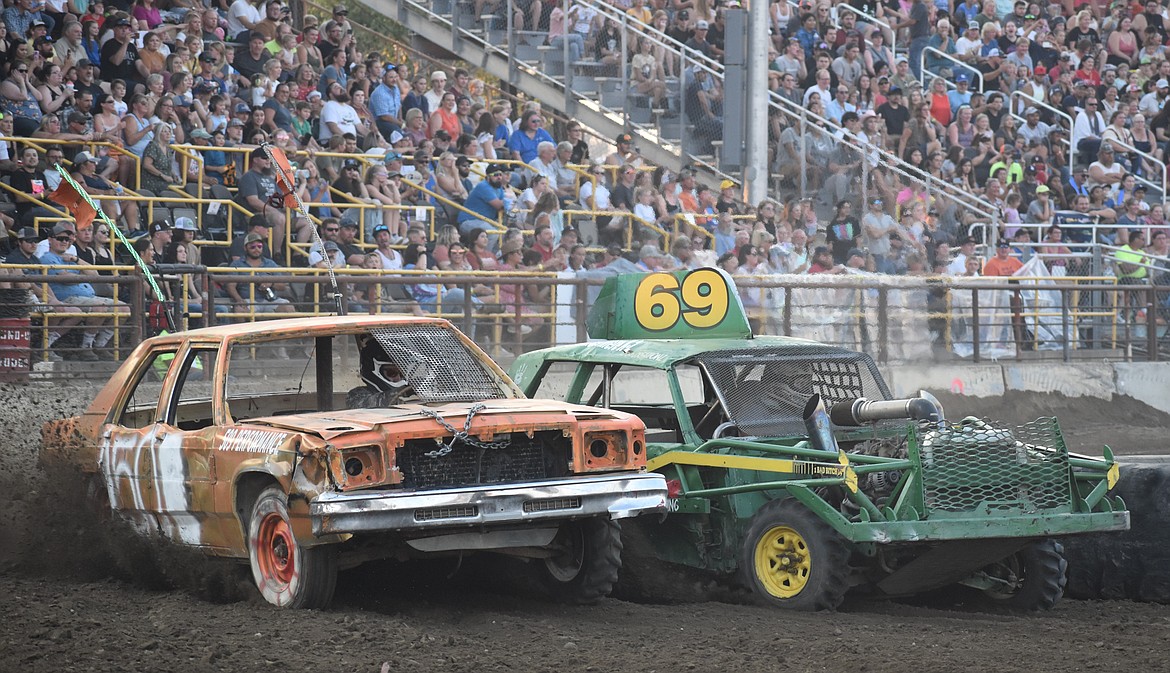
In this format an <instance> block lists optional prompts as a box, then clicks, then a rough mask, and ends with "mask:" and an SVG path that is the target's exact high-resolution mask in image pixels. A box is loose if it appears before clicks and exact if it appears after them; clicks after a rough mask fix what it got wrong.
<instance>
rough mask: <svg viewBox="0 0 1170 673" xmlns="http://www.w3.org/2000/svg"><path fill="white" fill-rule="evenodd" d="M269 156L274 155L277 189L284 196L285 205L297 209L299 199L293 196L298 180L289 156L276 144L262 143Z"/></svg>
mask: <svg viewBox="0 0 1170 673" xmlns="http://www.w3.org/2000/svg"><path fill="white" fill-rule="evenodd" d="M262 147H263V148H264V150H265V151H266V152H267V153H268V156H270V157H272V163H273V164H274V165H273V168H274V169H275V170H274V171H273V174H274V176H275V177H276V190H277V191H278V192H280V195H281V196H283V197H284V206H285V207H286V208H292V209H293V210H296V209H297V200H296V198H295V197H294V196H293V192H295V191H296V189H297V188H296V182H295V180H294V179H293V169H292V164H290V163H289V162H288V156H287V155H285V153H284V150H282V149H280V148H279V147H277V146H276V145H269V144H267V143H265V144H264V145H262Z"/></svg>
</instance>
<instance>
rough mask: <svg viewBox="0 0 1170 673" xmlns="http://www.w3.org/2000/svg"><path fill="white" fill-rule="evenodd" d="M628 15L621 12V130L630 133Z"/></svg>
mask: <svg viewBox="0 0 1170 673" xmlns="http://www.w3.org/2000/svg"><path fill="white" fill-rule="evenodd" d="M629 57H630V15H629V14H626V13H625V12H622V60H621V68H622V74H621V77H622V128H624V129H625V130H626V133H629V132H630V72H629V64H628V63H627V60H628V59H629Z"/></svg>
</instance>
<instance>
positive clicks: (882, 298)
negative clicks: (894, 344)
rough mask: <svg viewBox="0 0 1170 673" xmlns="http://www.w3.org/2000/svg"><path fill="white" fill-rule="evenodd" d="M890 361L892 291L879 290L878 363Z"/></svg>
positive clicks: (887, 289)
mask: <svg viewBox="0 0 1170 673" xmlns="http://www.w3.org/2000/svg"><path fill="white" fill-rule="evenodd" d="M889 359H890V289H889V288H888V287H879V288H878V362H880V363H882V364H886V363H887V362H889Z"/></svg>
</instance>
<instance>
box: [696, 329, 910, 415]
mask: <svg viewBox="0 0 1170 673" xmlns="http://www.w3.org/2000/svg"><path fill="white" fill-rule="evenodd" d="M698 359H699V361H700V362H701V363H702V364H703V366H704V367H706V369H707V372H708V373H709V374H710V376H711V379H712V382H713V383H714V384H715V387H716V388H717V389H718V390H719V391H720V394H721V397H722V399H723V402H724V404H725V405H726V407H727V413H728V416H730V417H731V419H732V420H733V421H735V423H736V425H738V426H739V429H740V431H741V432H742V433H743V434H745V435H754V436H775V437H794V436H797V437H798V436H803V435H805V434H806V432H805V429H804V418H803V412H804V405H805V403H807V402H808V399H809V398H810V397H812V395H814V394H820V396H821V397H822V398H823V399H824V401H825V404H826V405H831V404H833V403H835V402H840V401H842V400H851V399H855V398H858V397H866V398H869V399H871V400H886V399H889V398H890V392H889V389H888V388H887V387H886V384H885V382H884V381H883V380H882V378H881V376H880V375H879V374H878V371H877V366H876V365H874V363H873V361H872V360H871V359H870V358H869V356H867V355H864V354H862V353H856V352H853V351H847V350H844V349H834V348H825V347H820V348H812V347H810V348H808V349H802V350H796V349H791V348H789V349H783V350H782V349H775V350H765V349H761V350H751V351H746V352H729V351H723V352H716V353H707V354H704V355H701V356H699V358H698Z"/></svg>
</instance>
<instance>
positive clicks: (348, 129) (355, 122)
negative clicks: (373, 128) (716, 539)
mask: <svg viewBox="0 0 1170 673" xmlns="http://www.w3.org/2000/svg"><path fill="white" fill-rule="evenodd" d="M346 133H352V134H354V137H357V138H361V137H364V136H365V134H366V129H365V127H364V125H363V124H362V121H361V118H360V117H358V113H357V110H355V109H354V108H353V106H352V105H350V104H349V94H347V93H346V92H345V88H344V87H342V86H341V84H339V83H337V82H334V83H333V84H331V85H329V102H328V103H325V107H323V108H321V130H320V133H319V134H318V140H320V141H321V142H322V143H325V142H327V141H328V140H329V139H330V138H332V137H333V136H335V135H344V134H346Z"/></svg>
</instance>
